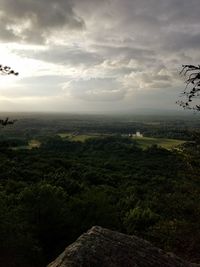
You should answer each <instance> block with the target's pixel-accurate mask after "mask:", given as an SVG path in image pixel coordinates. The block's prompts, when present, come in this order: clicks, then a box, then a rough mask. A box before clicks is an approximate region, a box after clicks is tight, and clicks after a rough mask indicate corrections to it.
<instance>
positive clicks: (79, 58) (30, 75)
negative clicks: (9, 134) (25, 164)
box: [0, 0, 200, 113]
mask: <svg viewBox="0 0 200 267" xmlns="http://www.w3.org/2000/svg"><path fill="white" fill-rule="evenodd" d="M199 14H200V1H199V0H190V1H188V0H58V1H55V0H0V58H1V60H0V61H1V62H0V63H1V64H3V65H9V66H10V67H12V68H13V69H14V70H15V71H17V72H19V76H13V77H12V76H2V75H1V76H0V110H1V111H52V112H86V113H90V112H91V113H104V112H105V113H106V112H131V111H134V110H136V109H140V110H141V109H158V110H159V109H162V110H174V109H180V107H178V106H177V105H176V104H175V102H176V100H177V99H178V98H179V95H180V93H181V92H182V90H183V89H184V86H185V85H184V80H183V78H182V77H180V75H179V71H180V70H181V66H182V64H199V63H200V51H199V48H200V15H199Z"/></svg>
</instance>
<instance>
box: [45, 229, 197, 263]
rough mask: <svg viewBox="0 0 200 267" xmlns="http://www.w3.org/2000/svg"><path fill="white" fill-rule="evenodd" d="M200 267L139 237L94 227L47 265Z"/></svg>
mask: <svg viewBox="0 0 200 267" xmlns="http://www.w3.org/2000/svg"><path fill="white" fill-rule="evenodd" d="M197 266H198V267H200V265H199V264H193V263H189V262H187V261H184V260H182V259H181V258H179V257H177V256H175V255H174V254H172V253H166V252H164V251H163V250H161V249H159V248H156V247H154V246H153V245H152V244H151V243H149V242H147V241H145V240H143V239H140V238H138V237H136V236H129V235H125V234H122V233H119V232H115V231H111V230H108V229H105V228H102V227H100V226H93V227H92V228H91V229H90V230H89V231H88V232H87V233H84V234H83V235H81V236H80V237H79V238H78V239H77V240H76V241H75V242H74V243H72V244H71V245H69V246H68V247H67V248H66V249H65V251H64V252H63V253H62V254H60V255H59V256H58V258H57V259H55V260H54V261H53V262H51V263H50V264H49V265H48V267H197Z"/></svg>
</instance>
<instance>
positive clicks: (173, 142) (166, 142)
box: [133, 137, 185, 149]
mask: <svg viewBox="0 0 200 267" xmlns="http://www.w3.org/2000/svg"><path fill="white" fill-rule="evenodd" d="M133 139H134V140H136V141H137V143H138V144H139V145H140V146H141V147H142V148H147V147H150V146H152V145H158V146H161V147H163V148H165V149H172V148H173V147H175V146H178V145H181V144H183V143H185V141H184V140H177V139H167V138H153V137H133Z"/></svg>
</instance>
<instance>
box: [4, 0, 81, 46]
mask: <svg viewBox="0 0 200 267" xmlns="http://www.w3.org/2000/svg"><path fill="white" fill-rule="evenodd" d="M0 6H1V13H0V23H1V25H3V26H4V27H2V28H3V29H4V31H7V32H8V34H9V35H11V34H12V35H13V38H15V40H18V41H29V42H33V41H35V42H36V41H37V42H40V41H41V40H45V38H46V37H47V35H48V34H49V32H50V31H51V30H56V29H59V28H61V27H64V26H66V27H68V29H82V28H83V27H84V21H83V19H82V18H80V17H79V16H78V15H77V14H76V13H75V11H74V9H73V1H72V0H59V1H54V0H35V1H31V0H0ZM5 37H6V36H5V34H4V35H2V34H0V38H1V39H5Z"/></svg>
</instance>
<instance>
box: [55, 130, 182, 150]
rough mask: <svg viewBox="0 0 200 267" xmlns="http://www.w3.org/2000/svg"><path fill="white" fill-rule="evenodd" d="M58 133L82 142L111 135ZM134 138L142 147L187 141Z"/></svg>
mask: <svg viewBox="0 0 200 267" xmlns="http://www.w3.org/2000/svg"><path fill="white" fill-rule="evenodd" d="M58 135H59V136H60V137H61V138H63V139H65V138H67V139H68V140H71V141H80V142H84V141H85V140H87V139H90V138H100V137H106V136H109V134H105V135H103V134H100V133H99V134H98V133H96V134H90V133H88V134H76V135H73V134H71V133H60V134H58ZM110 136H111V135H110ZM132 139H133V140H135V141H136V142H137V143H138V144H139V146H140V147H142V148H143V149H145V148H147V147H150V146H152V145H158V146H161V147H163V148H165V149H172V148H173V147H175V146H178V145H181V144H183V143H184V142H185V141H184V140H177V139H167V138H153V137H132Z"/></svg>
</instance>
